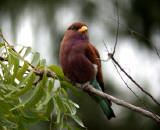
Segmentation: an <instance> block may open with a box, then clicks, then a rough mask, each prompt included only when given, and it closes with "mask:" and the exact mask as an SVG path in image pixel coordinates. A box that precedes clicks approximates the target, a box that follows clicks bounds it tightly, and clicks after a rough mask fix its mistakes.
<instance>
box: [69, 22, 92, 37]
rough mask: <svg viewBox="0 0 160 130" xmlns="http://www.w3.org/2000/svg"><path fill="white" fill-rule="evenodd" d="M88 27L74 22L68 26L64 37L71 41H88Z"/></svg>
mask: <svg viewBox="0 0 160 130" xmlns="http://www.w3.org/2000/svg"><path fill="white" fill-rule="evenodd" d="M87 31H88V27H87V25H86V24H85V23H83V22H75V23H73V24H72V25H70V26H69V27H68V29H67V31H66V36H67V37H68V38H71V39H79V40H89V38H88V34H87Z"/></svg>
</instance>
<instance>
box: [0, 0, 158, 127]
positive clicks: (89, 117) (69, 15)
mask: <svg viewBox="0 0 160 130" xmlns="http://www.w3.org/2000/svg"><path fill="white" fill-rule="evenodd" d="M116 10H117V6H116V1H115V0H0V28H1V29H2V32H3V34H4V36H5V38H6V39H7V40H8V42H10V43H11V44H15V45H17V46H20V45H24V46H31V47H32V48H33V50H34V51H38V52H40V53H41V57H42V58H45V59H46V60H47V64H48V65H50V64H56V65H59V59H58V55H59V47H60V42H61V40H62V38H63V36H64V33H65V30H66V28H67V27H68V26H69V25H70V24H72V23H73V22H76V21H83V22H86V23H87V24H88V27H89V32H88V33H89V36H90V41H91V43H93V44H94V45H95V46H96V48H97V49H98V50H99V52H100V55H101V59H103V60H105V59H107V50H106V48H105V46H104V43H106V45H107V47H108V50H109V51H113V47H114V43H115V40H116V30H117V11H116ZM118 12H119V18H120V20H119V22H120V25H119V26H120V28H119V35H118V45H117V48H116V53H115V58H116V59H117V60H118V62H119V63H120V64H121V65H122V67H123V68H124V69H125V70H126V71H127V72H128V73H129V74H130V75H131V76H133V78H134V79H135V80H136V81H137V82H138V83H139V84H141V85H142V86H143V87H144V88H145V90H147V91H148V92H150V93H151V94H152V95H153V96H154V97H155V98H156V99H157V100H158V101H160V57H159V56H158V53H160V43H159V41H160V15H159V13H160V1H159V0H152V1H149V0H118ZM102 69H103V75H104V81H105V91H106V92H107V93H109V94H111V95H113V96H115V97H117V98H120V99H123V100H125V101H127V102H130V103H132V104H135V105H138V106H140V107H143V108H145V109H148V110H150V111H153V112H155V113H157V114H160V108H159V106H157V105H156V104H154V103H153V102H152V101H151V100H150V99H149V98H148V97H147V96H146V95H144V94H143V93H142V92H141V91H140V90H139V89H138V88H137V87H136V86H135V85H134V84H133V83H131V82H130V80H129V79H128V78H127V77H125V75H124V74H123V73H121V72H120V73H121V75H122V77H123V79H124V80H125V81H126V82H127V83H128V85H129V87H130V88H131V89H132V90H133V91H134V92H135V93H137V95H138V96H139V97H140V99H141V100H143V102H144V103H143V102H142V101H140V99H139V98H137V97H135V96H134V94H133V93H132V92H131V91H130V90H129V89H128V88H127V87H126V86H125V84H124V83H123V81H122V79H121V78H120V76H119V74H118V73H117V71H116V69H115V67H114V65H113V64H112V62H111V60H110V61H107V62H104V61H102ZM78 91H79V93H78V94H72V93H70V97H71V98H72V100H73V101H75V102H76V103H78V104H79V105H80V109H79V110H78V115H79V116H80V118H81V119H82V121H83V122H84V124H85V126H86V127H87V128H88V130H128V129H129V130H140V129H143V130H158V129H159V128H160V127H159V125H158V124H157V123H156V122H155V121H153V120H152V119H149V118H146V117H144V116H141V115H140V114H138V113H136V112H133V111H130V110H128V109H126V108H124V107H121V106H118V105H116V104H114V103H112V107H113V109H114V111H115V113H116V118H115V119H112V120H110V121H108V120H107V119H106V118H105V116H104V114H103V112H102V111H101V110H100V109H99V107H98V106H97V104H96V103H95V102H94V101H92V99H90V97H89V96H88V95H87V94H85V93H84V92H81V91H80V90H78ZM29 129H30V130H32V129H39V130H47V129H49V124H48V122H40V123H39V124H37V125H34V126H31V127H29Z"/></svg>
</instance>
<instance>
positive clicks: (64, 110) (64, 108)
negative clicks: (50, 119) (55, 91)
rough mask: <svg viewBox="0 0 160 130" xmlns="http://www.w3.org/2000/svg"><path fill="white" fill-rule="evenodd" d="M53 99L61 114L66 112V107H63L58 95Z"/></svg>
mask: <svg viewBox="0 0 160 130" xmlns="http://www.w3.org/2000/svg"><path fill="white" fill-rule="evenodd" d="M55 99H56V103H57V105H58V108H59V109H60V110H61V111H63V112H66V107H65V105H64V104H63V100H62V98H61V97H60V96H59V95H56V96H55Z"/></svg>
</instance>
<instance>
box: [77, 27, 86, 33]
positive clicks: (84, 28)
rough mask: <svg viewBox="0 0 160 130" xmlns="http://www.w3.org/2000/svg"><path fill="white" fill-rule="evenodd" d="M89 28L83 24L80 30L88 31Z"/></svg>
mask: <svg viewBox="0 0 160 130" xmlns="http://www.w3.org/2000/svg"><path fill="white" fill-rule="evenodd" d="M87 30H88V28H87V26H82V27H81V28H80V29H78V32H86V31H87Z"/></svg>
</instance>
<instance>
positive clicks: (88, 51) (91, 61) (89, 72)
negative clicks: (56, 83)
mask: <svg viewBox="0 0 160 130" xmlns="http://www.w3.org/2000/svg"><path fill="white" fill-rule="evenodd" d="M59 59H60V64H61V67H62V70H63V73H64V75H65V77H66V78H67V79H68V80H69V81H72V82H74V83H80V84H86V83H89V84H91V85H92V86H93V87H94V88H96V89H98V90H100V91H103V92H104V82H103V76H102V68H101V60H100V55H99V52H98V50H97V49H96V48H95V47H94V46H93V44H91V43H90V41H89V35H88V26H87V24H86V23H84V22H75V23H73V24H71V25H70V26H69V27H68V28H67V31H66V32H65V35H64V37H63V39H62V41H61V45H60V52H59ZM89 95H90V96H91V97H93V98H94V99H95V100H96V102H97V103H98V104H99V105H100V107H101V108H102V110H103V112H104V114H105V115H106V117H107V118H108V119H111V118H112V117H115V114H114V112H113V109H112V108H111V101H110V100H106V99H104V98H102V97H100V96H98V95H93V94H89Z"/></svg>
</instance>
